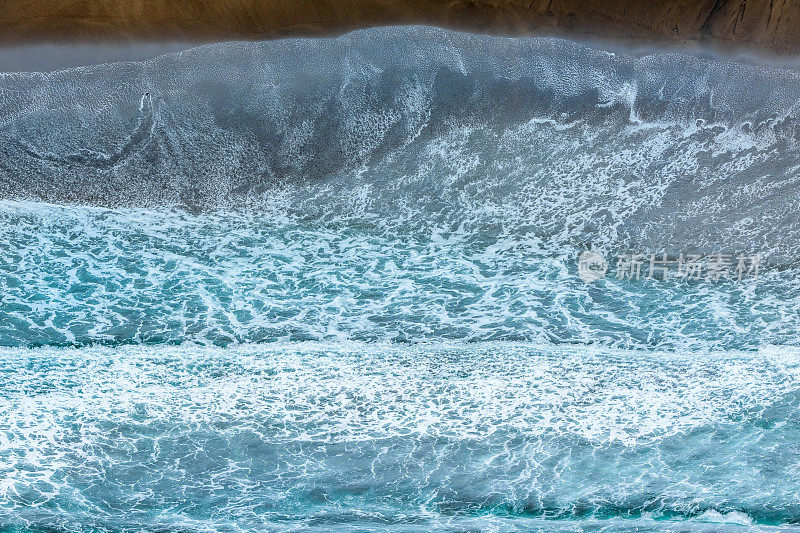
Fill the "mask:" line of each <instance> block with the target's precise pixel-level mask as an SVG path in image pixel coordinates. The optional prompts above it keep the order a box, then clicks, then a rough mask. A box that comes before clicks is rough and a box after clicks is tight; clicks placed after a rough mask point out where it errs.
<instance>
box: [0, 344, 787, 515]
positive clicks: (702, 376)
mask: <svg viewBox="0 0 800 533" xmlns="http://www.w3.org/2000/svg"><path fill="white" fill-rule="evenodd" d="M2 356H3V357H2V363H1V364H0V372H2V374H3V385H2V392H3V398H4V400H3V403H2V404H0V415H1V416H2V419H3V420H4V421H5V422H4V426H5V427H4V431H3V438H2V445H3V448H2V452H0V453H2V455H0V457H2V458H3V461H2V463H3V464H5V465H6V466H5V467H4V470H5V471H4V473H3V477H4V478H5V480H6V481H5V482H4V484H3V492H2V497H1V498H0V516H1V517H3V519H4V521H5V522H6V523H8V524H9V525H25V524H27V523H30V524H32V525H36V526H41V527H65V528H72V527H80V528H86V527H88V528H98V529H106V528H111V529H117V528H136V529H138V528H146V529H160V528H164V529H183V528H188V529H195V528H200V529H240V528H243V529H263V528H267V529H273V528H274V529H292V528H305V527H308V528H312V529H313V528H317V529H321V530H325V529H328V528H330V529H337V528H341V529H343V530H351V529H361V530H365V529H367V530H368V529H383V528H384V527H387V526H395V527H397V528H400V529H403V530H407V528H411V529H413V528H417V529H419V530H426V529H430V528H440V529H453V530H466V529H485V528H489V529H492V528H495V529H501V530H504V529H506V528H512V529H513V528H519V529H521V530H522V529H527V528H529V527H533V528H538V527H545V526H547V527H548V528H549V527H550V526H552V527H554V528H561V527H563V528H566V527H577V528H586V529H600V528H603V527H611V526H613V527H614V528H616V527H617V526H619V527H621V528H643V527H644V528H650V527H659V528H660V527H670V526H675V527H678V528H679V529H681V530H684V529H702V528H703V527H705V526H707V525H708V524H709V523H716V522H723V523H730V524H739V523H744V524H751V523H755V524H767V525H769V524H772V525H774V524H781V523H785V522H792V521H794V520H795V517H796V516H797V514H798V512H800V508H799V507H798V506H799V505H800V503H798V499H797V486H798V485H797V482H798V480H799V478H798V476H800V471H798V464H800V449H798V448H797V447H796V446H794V445H793V444H792V443H794V442H796V441H797V439H798V438H800V425H798V420H800V418H798V415H799V414H800V413H799V412H798V398H800V390H799V388H800V381H798V378H799V377H800V359H798V352H797V350H793V349H792V350H788V349H770V350H762V351H760V352H758V353H731V352H725V353H716V354H705V355H703V356H702V357H698V356H696V355H695V354H691V353H682V354H673V353H665V352H655V351H648V352H641V351H623V350H609V349H606V348H587V347H570V348H557V347H553V346H538V345H531V344H523V343H489V344H485V343H479V344H471V345H464V344H460V343H456V344H441V343H437V344H435V345H415V346H407V345H397V344H380V343H379V344H373V343H367V344H363V343H337V344H328V343H322V344H320V343H277V344H268V345H242V346H238V347H235V348H225V349H221V348H212V347H205V348H204V347H198V346H189V345H184V346H181V347H144V346H139V347H114V348H112V347H95V348H83V349H80V350H78V349H63V348H42V349H34V350H31V349H22V348H14V349H4V350H3V352H2ZM517 519H519V520H517ZM549 520H557V522H555V523H551V522H550V521H549Z"/></svg>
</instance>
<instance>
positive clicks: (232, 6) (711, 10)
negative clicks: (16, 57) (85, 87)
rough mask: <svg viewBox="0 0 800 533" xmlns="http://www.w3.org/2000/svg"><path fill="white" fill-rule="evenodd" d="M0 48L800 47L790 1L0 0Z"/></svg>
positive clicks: (794, 4) (797, 16)
mask: <svg viewBox="0 0 800 533" xmlns="http://www.w3.org/2000/svg"><path fill="white" fill-rule="evenodd" d="M0 4H2V5H0V41H3V42H5V43H16V42H27V43H30V42H36V41H42V40H45V41H52V40H64V39H68V40H73V39H85V40H90V41H94V40H117V41H119V40H143V39H171V40H175V39H187V40H193V41H197V40H220V39H263V38H271V37H281V36H288V35H319V34H334V33H340V32H343V31H347V30H351V29H354V28H359V27H364V26H374V25H382V24H430V25H437V26H443V27H449V28H458V29H465V30H476V31H483V32H491V33H497V34H533V33H536V34H542V33H548V34H556V35H571V36H582V37H589V38H612V39H614V38H616V39H622V40H633V41H640V42H675V43H680V44H684V43H686V44H693V43H696V44H705V45H711V46H714V47H717V48H731V47H732V48H741V49H751V50H763V51H769V52H774V53H781V54H786V53H795V52H798V51H799V50H800V30H798V28H800V26H799V24H800V2H798V1H797V0H791V1H790V0H674V1H663V2H661V1H659V0H371V1H366V0H3V2H2V3H0Z"/></svg>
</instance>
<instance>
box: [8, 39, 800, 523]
mask: <svg viewBox="0 0 800 533" xmlns="http://www.w3.org/2000/svg"><path fill="white" fill-rule="evenodd" d="M798 81H799V80H798V75H797V73H796V72H795V71H792V70H787V69H780V68H777V67H771V68H765V67H760V66H757V65H745V64H740V63H735V62H732V61H728V60H725V59H711V58H705V59H700V58H696V57H692V56H689V55H681V54H652V55H649V56H644V57H633V56H627V55H625V54H622V53H610V52H605V51H601V50H592V49H590V48H587V47H585V46H582V45H579V44H576V43H570V42H567V41H562V40H557V39H503V38H492V37H482V36H474V35H465V34H459V33H454V32H448V31H443V30H434V29H429V28H378V29H372V30H365V31H360V32H356V33H353V34H349V35H346V36H343V37H340V38H337V39H294V40H284V41H273V42H267V43H226V44H219V45H212V46H207V47H202V48H198V49H193V50H188V51H185V52H182V53H179V54H173V55H168V56H164V57H160V58H156V59H153V60H150V61H145V62H140V63H134V62H130V63H118V64H109V65H100V66H94V67H87V68H78V69H70V70H65V71H61V72H55V73H46V74H23V73H15V74H3V75H0V373H2V376H0V377H2V379H0V530H8V531H18V530H26V531H27V530H30V531H85V530H90V531H134V530H135V531H139V530H147V531H190V530H191V531H194V530H204V531H231V530H287V531H289V530H291V531H297V530H302V531H306V530H309V531H315V530H316V531H330V530H340V531H384V530H394V531H430V530H443V531H478V530H487V531H509V530H511V531H513V530H519V531H530V530H569V531H575V530H578V531H594V530H613V531H617V530H621V531H625V530H631V531H643V530H664V529H666V530H674V531H695V530H697V531H718V530H727V529H741V528H742V527H743V526H748V525H749V526H752V527H756V528H760V529H764V530H773V529H775V530H777V529H792V528H796V527H797V524H798V523H800V447H798V446H797V445H796V443H797V442H798V440H800V426H798V420H800V418H799V417H798V415H800V413H798V409H799V407H798V406H799V405H800V391H799V390H798V389H799V388H800V380H799V379H798V378H800V375H799V374H798V372H799V371H800V370H799V369H800V366H798V365H800V351H799V350H800V311H798V310H799V309H800V281H798V280H799V279H800V276H798V274H800V272H799V271H798V270H799V269H800V263H799V262H798V261H797V255H796V249H797V244H798V242H800V218H798V216H797V205H799V204H800V189H798V187H797V184H796V182H797V177H796V170H797V169H798V168H800V157H798V155H797V154H798V151H797V139H798V133H799V132H798V106H797V102H798V101H800V84H798ZM589 249H591V250H594V251H595V252H596V253H598V254H600V255H602V256H603V257H605V258H606V259H607V260H608V265H607V266H608V271H607V273H606V276H605V278H603V279H599V280H596V281H594V282H592V283H587V282H586V281H585V280H583V279H582V277H581V271H579V265H578V258H579V256H580V254H581V253H583V252H585V251H587V250H589ZM631 253H641V254H643V256H644V257H648V256H649V254H661V253H666V254H669V256H670V257H672V258H675V257H683V256H686V257H688V256H689V255H691V254H701V255H703V256H705V257H706V258H710V257H712V256H713V255H714V254H717V253H724V254H728V255H727V256H726V257H728V260H729V261H730V262H731V263H730V265H729V267H730V268H729V269H728V271H726V273H725V275H724V276H719V277H718V279H717V278H715V277H714V276H710V275H708V274H709V266H708V264H706V265H705V268H706V270H705V275H703V276H699V277H698V278H697V279H686V278H685V277H683V278H681V277H679V276H674V275H672V274H671V275H670V276H668V277H667V279H658V276H655V279H648V277H647V276H646V275H644V276H642V277H641V279H626V278H625V276H619V275H617V274H619V272H620V269H621V264H620V263H619V259H620V257H625V256H627V255H628V254H631ZM682 254H683V255H682ZM756 254H758V255H759V257H760V258H761V262H760V269H759V271H758V272H757V273H756V272H749V274H750V275H745V276H742V279H738V278H737V277H736V276H734V267H735V265H736V260H737V259H736V258H737V257H740V256H741V257H748V258H752V257H754V256H755V255H756Z"/></svg>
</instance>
